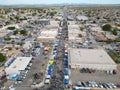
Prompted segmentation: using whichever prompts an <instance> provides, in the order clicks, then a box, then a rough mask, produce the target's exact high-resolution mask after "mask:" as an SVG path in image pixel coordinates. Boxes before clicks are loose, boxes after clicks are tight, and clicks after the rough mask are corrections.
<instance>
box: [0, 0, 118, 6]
mask: <svg viewBox="0 0 120 90" xmlns="http://www.w3.org/2000/svg"><path fill="white" fill-rule="evenodd" d="M56 3H57V4H60V3H87V4H91V3H92V4H120V0H0V5H13V4H56Z"/></svg>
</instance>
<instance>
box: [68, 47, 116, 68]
mask: <svg viewBox="0 0 120 90" xmlns="http://www.w3.org/2000/svg"><path fill="white" fill-rule="evenodd" d="M68 53H69V65H70V66H71V68H89V69H96V70H114V69H116V68H117V65H116V64H115V62H114V61H113V60H112V59H111V57H110V56H109V55H108V54H107V52H106V51H105V50H103V49H69V52H68Z"/></svg>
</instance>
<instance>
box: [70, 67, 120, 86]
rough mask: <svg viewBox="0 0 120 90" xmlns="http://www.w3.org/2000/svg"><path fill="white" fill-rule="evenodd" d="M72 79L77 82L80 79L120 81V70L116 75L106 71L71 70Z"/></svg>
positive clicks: (115, 82) (74, 82)
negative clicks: (84, 71)
mask: <svg viewBox="0 0 120 90" xmlns="http://www.w3.org/2000/svg"><path fill="white" fill-rule="evenodd" d="M70 77H71V81H72V83H73V85H74V84H76V83H77V82H78V81H95V82H103V83H104V82H112V83H114V84H117V83H120V70H119V71H117V74H116V75H107V74H106V73H105V72H104V71H96V72H95V73H80V70H79V69H75V70H71V75H70Z"/></svg>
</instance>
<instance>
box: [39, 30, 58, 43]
mask: <svg viewBox="0 0 120 90" xmlns="http://www.w3.org/2000/svg"><path fill="white" fill-rule="evenodd" d="M57 34H58V29H49V30H46V29H45V30H42V31H41V34H40V36H39V37H38V38H37V39H38V40H39V41H41V42H55V41H56V37H57Z"/></svg>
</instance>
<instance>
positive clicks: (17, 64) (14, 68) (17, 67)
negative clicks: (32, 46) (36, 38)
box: [5, 57, 32, 77]
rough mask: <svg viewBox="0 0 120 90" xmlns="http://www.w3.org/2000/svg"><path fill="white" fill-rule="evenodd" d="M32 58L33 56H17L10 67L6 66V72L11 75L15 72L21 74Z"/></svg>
mask: <svg viewBox="0 0 120 90" xmlns="http://www.w3.org/2000/svg"><path fill="white" fill-rule="evenodd" d="M31 59H32V57H17V58H16V59H15V60H14V62H13V63H12V64H11V65H10V66H9V67H6V69H5V72H6V74H7V75H8V76H10V77H11V76H13V75H15V74H18V75H19V74H20V72H21V71H22V70H25V68H26V67H27V65H28V64H29V62H30V61H31Z"/></svg>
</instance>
